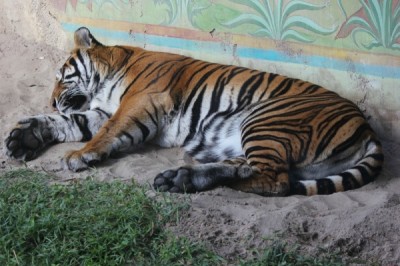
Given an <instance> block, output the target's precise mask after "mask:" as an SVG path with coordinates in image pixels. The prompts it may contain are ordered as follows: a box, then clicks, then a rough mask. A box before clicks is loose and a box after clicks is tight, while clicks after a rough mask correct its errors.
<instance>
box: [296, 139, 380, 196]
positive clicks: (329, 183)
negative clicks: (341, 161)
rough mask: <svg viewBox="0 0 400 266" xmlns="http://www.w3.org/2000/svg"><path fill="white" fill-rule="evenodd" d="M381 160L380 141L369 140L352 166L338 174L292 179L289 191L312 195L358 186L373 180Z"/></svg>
mask: <svg viewBox="0 0 400 266" xmlns="http://www.w3.org/2000/svg"><path fill="white" fill-rule="evenodd" d="M383 160H384V156H383V152H382V146H381V144H380V142H379V141H376V140H371V141H369V142H368V143H367V149H366V152H365V154H364V156H363V157H362V158H361V159H360V160H359V161H358V162H357V163H356V165H355V166H354V167H352V168H350V169H348V170H346V171H344V172H342V173H340V174H338V175H332V176H327V177H324V178H318V179H314V180H299V181H294V182H292V183H291V184H290V192H291V194H296V195H306V196H312V195H327V194H332V193H335V192H341V191H347V190H352V189H357V188H360V187H362V186H363V185H366V184H368V183H370V182H372V181H374V180H375V178H376V177H377V176H378V175H379V173H380V172H381V170H382V165H383Z"/></svg>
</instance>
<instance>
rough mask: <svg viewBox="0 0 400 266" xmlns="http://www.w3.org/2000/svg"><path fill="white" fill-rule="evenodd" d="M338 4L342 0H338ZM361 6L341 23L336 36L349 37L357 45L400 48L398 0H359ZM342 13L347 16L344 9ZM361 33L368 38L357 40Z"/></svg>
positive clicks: (340, 3)
mask: <svg viewBox="0 0 400 266" xmlns="http://www.w3.org/2000/svg"><path fill="white" fill-rule="evenodd" d="M338 2H339V5H342V2H341V1H340V0H338ZM360 3H361V8H360V9H359V10H358V11H357V12H356V13H354V14H353V15H351V16H350V17H349V18H347V19H346V21H345V22H344V23H343V25H342V27H341V28H340V30H339V32H338V34H337V35H336V38H346V37H348V36H349V35H350V34H351V38H352V39H353V41H354V43H355V44H356V45H357V46H358V47H364V48H366V49H372V48H374V47H380V46H383V47H385V48H391V49H400V1H399V0H368V1H367V0H360ZM342 10H343V13H344V15H345V16H346V17H347V15H346V13H345V11H344V9H343V8H342ZM362 34H364V36H365V35H366V36H367V37H369V38H364V39H367V40H366V41H365V42H364V43H362V42H361V41H359V39H361V37H362Z"/></svg>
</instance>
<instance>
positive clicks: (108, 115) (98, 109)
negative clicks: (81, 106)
mask: <svg viewBox="0 0 400 266" xmlns="http://www.w3.org/2000/svg"><path fill="white" fill-rule="evenodd" d="M93 110H94V111H97V112H99V113H102V114H103V115H105V116H106V117H108V118H110V117H111V114H110V113H108V112H106V111H104V110H103V109H101V108H100V107H96V108H94V109H93Z"/></svg>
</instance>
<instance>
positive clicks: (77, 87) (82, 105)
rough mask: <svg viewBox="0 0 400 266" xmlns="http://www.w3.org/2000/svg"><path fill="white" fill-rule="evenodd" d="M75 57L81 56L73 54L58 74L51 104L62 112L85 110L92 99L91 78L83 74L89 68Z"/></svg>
mask: <svg viewBox="0 0 400 266" xmlns="http://www.w3.org/2000/svg"><path fill="white" fill-rule="evenodd" d="M77 53H81V52H80V51H79V52H77ZM75 57H76V58H79V57H78V56H76V55H73V56H71V57H70V59H69V60H67V62H66V63H65V64H64V66H63V67H62V68H61V69H60V70H59V71H58V72H57V74H56V83H55V87H54V90H53V94H52V97H51V105H52V107H53V108H54V109H56V110H57V111H59V112H60V113H62V114H69V113H72V112H83V111H86V110H88V109H89V103H90V99H91V96H90V95H91V94H90V88H89V79H85V78H83V76H82V74H87V73H85V72H87V70H86V69H85V66H84V64H83V63H81V62H79V61H77V60H76V59H75ZM80 57H82V55H80ZM82 72H83V73H82Z"/></svg>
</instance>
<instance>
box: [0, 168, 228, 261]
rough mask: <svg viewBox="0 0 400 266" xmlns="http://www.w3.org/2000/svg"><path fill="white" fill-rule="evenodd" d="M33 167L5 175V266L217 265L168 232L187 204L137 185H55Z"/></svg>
mask: <svg viewBox="0 0 400 266" xmlns="http://www.w3.org/2000/svg"><path fill="white" fill-rule="evenodd" d="M49 178H50V177H49V176H46V175H44V174H41V173H36V172H32V171H29V170H26V169H21V170H17V171H12V172H9V173H7V174H5V175H4V176H3V177H2V178H0V210H1V211H0V265H50V264H51V265H124V264H133V265H188V264H191V265H215V264H216V263H218V262H219V261H221V259H220V258H219V257H218V256H216V255H214V254H212V253H210V252H208V251H207V250H205V249H204V248H203V247H202V246H201V245H199V244H194V243H190V242H189V241H188V240H187V239H184V238H176V237H173V236H172V235H171V234H169V233H168V232H166V231H165V230H164V224H165V223H166V222H168V221H170V220H171V219H172V218H173V217H175V215H176V213H177V211H178V209H179V206H178V207H177V206H176V204H172V203H171V202H170V203H168V202H165V203H163V202H157V201H155V200H152V199H150V198H148V197H147V196H146V194H145V190H144V189H141V188H139V187H137V186H136V185H134V184H125V183H121V182H113V183H101V182H95V181H84V182H80V183H74V184H70V185H59V184H58V185H57V184H53V185H49V184H48V181H49Z"/></svg>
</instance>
